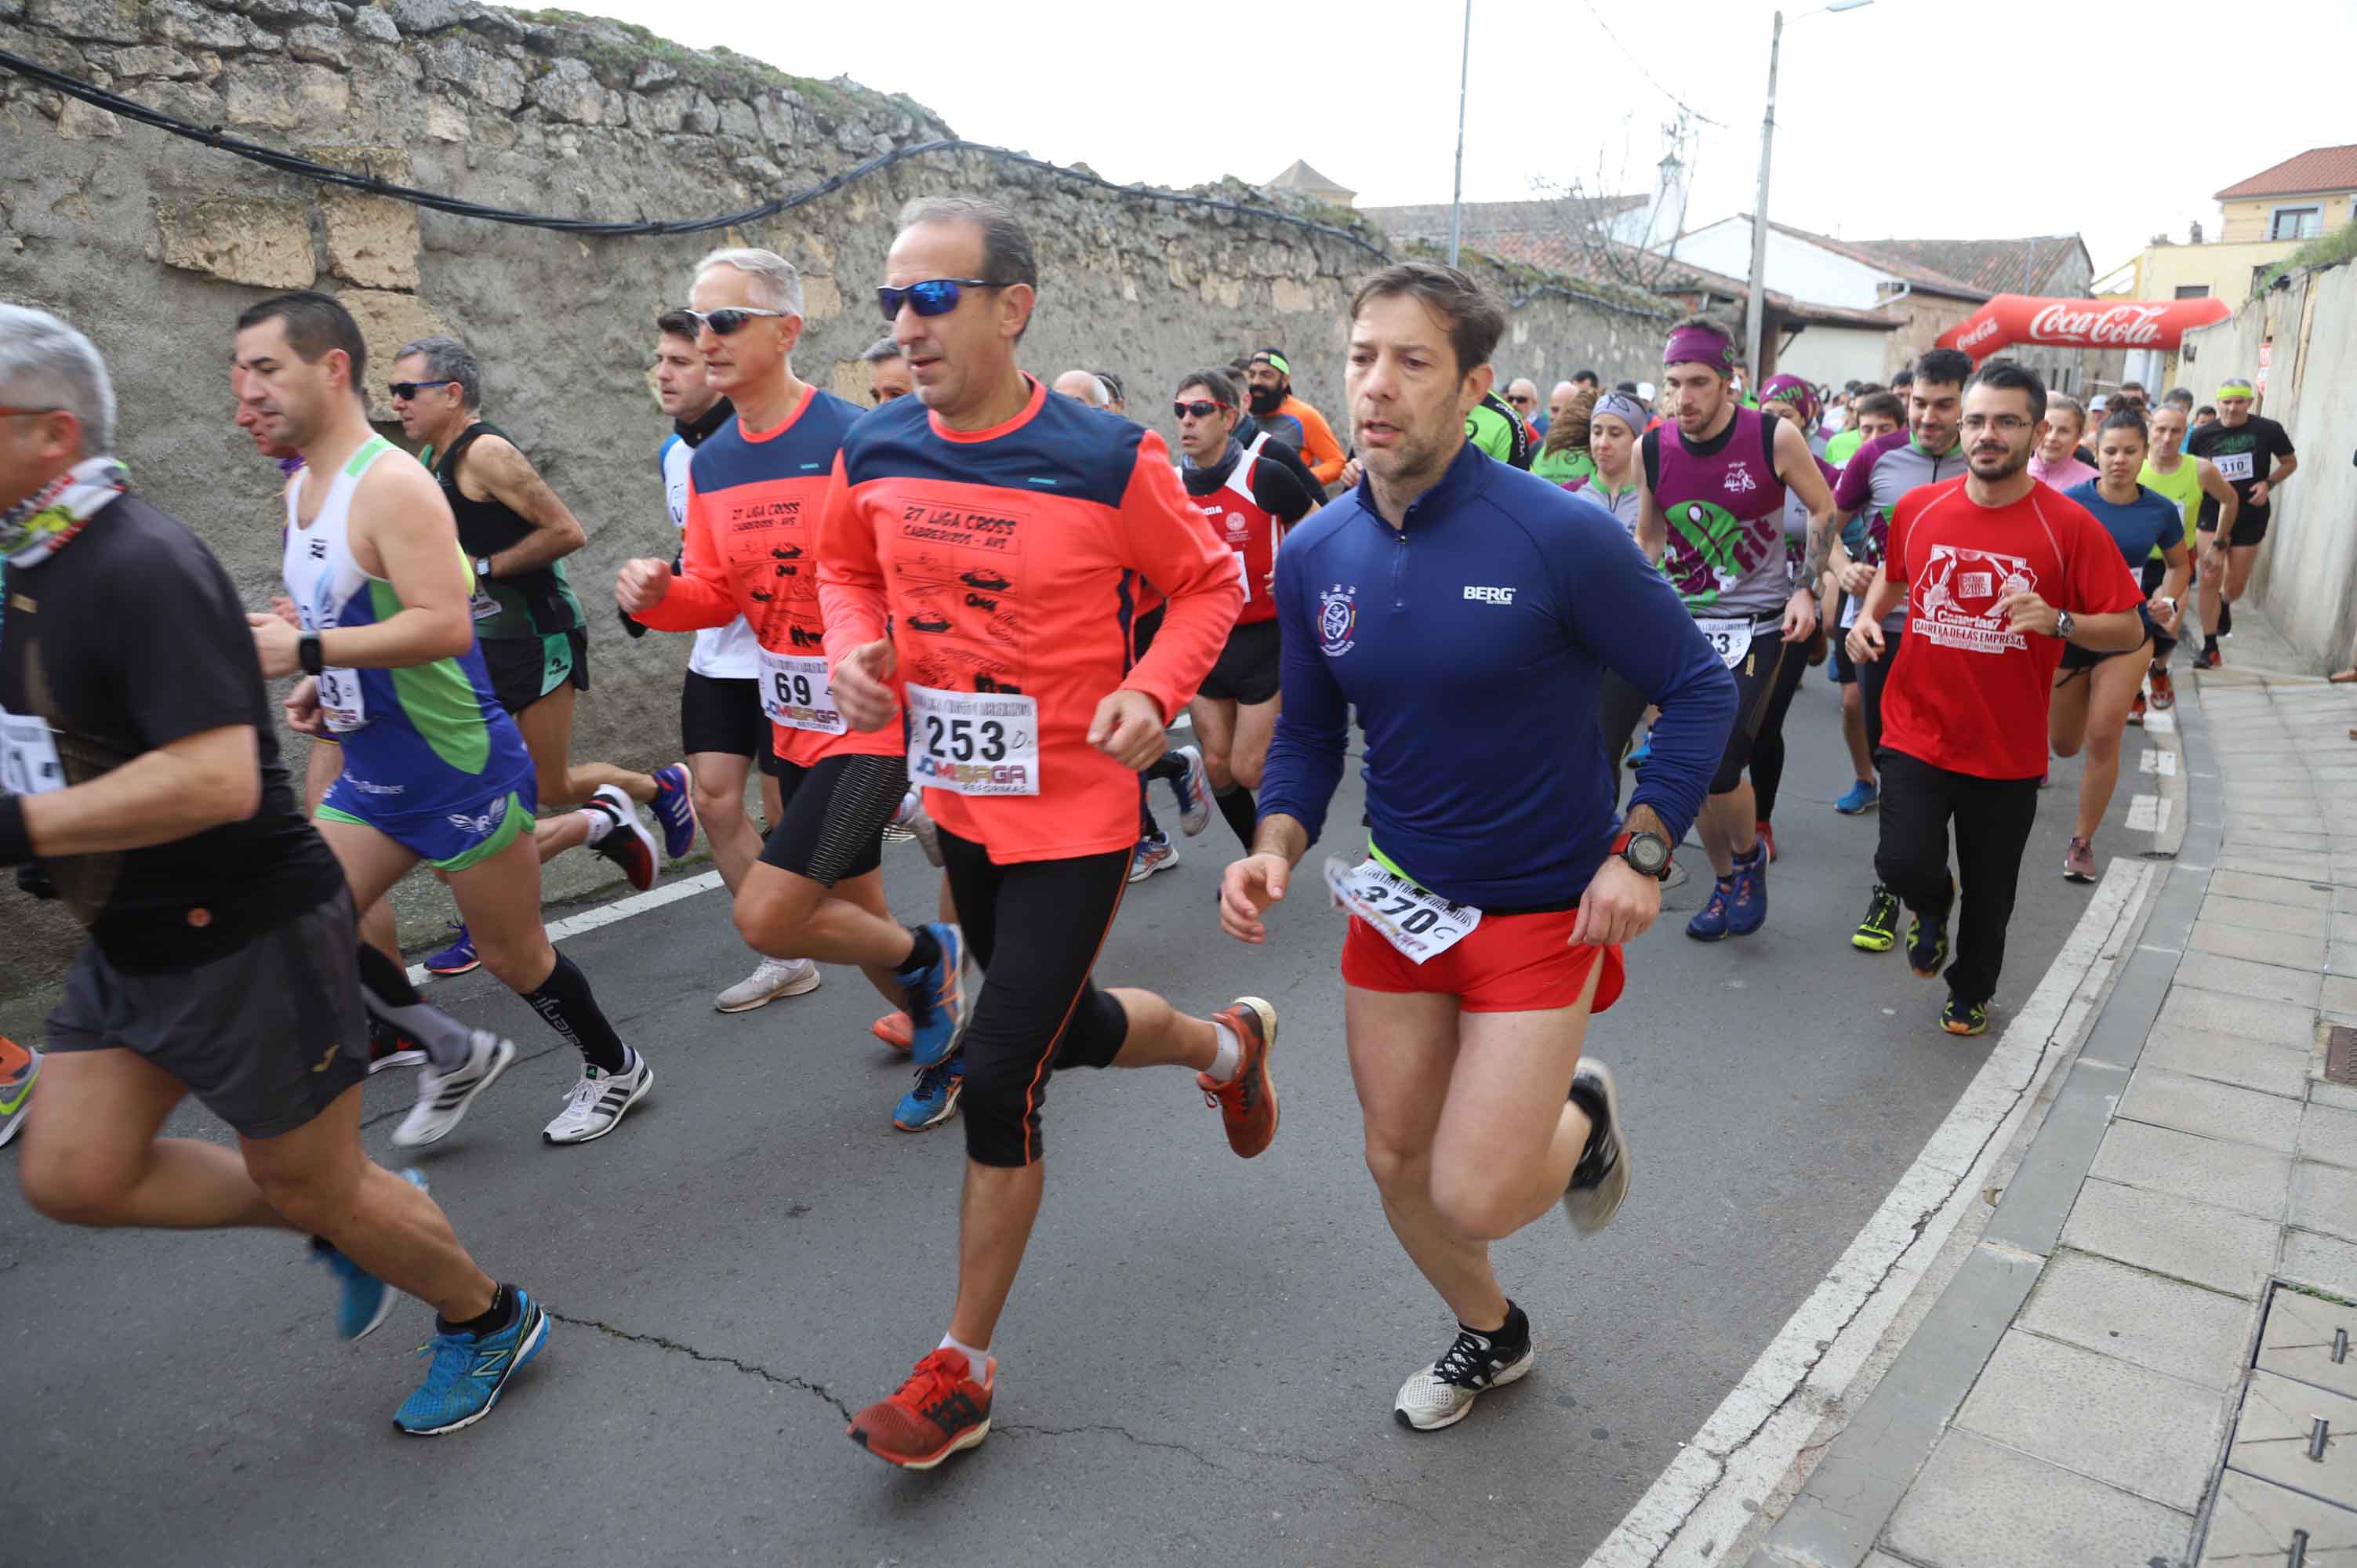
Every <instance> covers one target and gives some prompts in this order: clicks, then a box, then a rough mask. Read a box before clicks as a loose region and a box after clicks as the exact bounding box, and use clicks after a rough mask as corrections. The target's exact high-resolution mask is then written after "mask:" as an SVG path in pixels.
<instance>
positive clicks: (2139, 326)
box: [1937, 294, 2234, 362]
mask: <svg viewBox="0 0 2357 1568" xmlns="http://www.w3.org/2000/svg"><path fill="white" fill-rule="evenodd" d="M2233 314H2234V313H2233V311H2232V310H2230V309H2228V308H2227V306H2226V302H2225V301H2224V300H2222V299H2035V298H2032V297H2031V296H2030V295H2026V294H2000V295H1996V297H1995V298H1993V299H1991V300H1990V301H1989V302H1988V303H1987V304H1986V305H1984V306H1981V307H1980V308H1979V309H1978V310H1975V311H1974V312H1973V313H1972V314H1971V315H1970V316H1967V317H1964V319H1963V320H1962V321H1959V322H1958V323H1956V325H1954V326H1953V327H1951V328H1948V329H1947V330H1946V331H1945V332H1943V333H1941V334H1940V336H1939V338H1938V340H1937V341H1938V346H1939V347H1941V348H1943V349H1963V350H1964V352H1966V353H1968V354H1970V355H1971V356H1972V357H1973V359H1974V360H1975V362H1978V361H1979V360H1986V359H1987V358H1988V357H1989V356H1990V355H1992V354H1994V353H1996V351H1997V350H1998V349H2006V348H2010V347H2011V346H2012V345H2014V344H2016V343H2047V344H2053V345H2055V346H2057V347H2061V348H2065V349H2174V348H2177V347H2178V346H2179V345H2180V344H2181V343H2183V342H2184V340H2185V334H2186V333H2187V332H2189V331H2190V330H2191V329H2192V328H2196V327H2207V326H2209V325H2210V324H2211V323H2212V322H2213V321H2223V320H2225V319H2226V317H2229V316H2232V315H2233Z"/></svg>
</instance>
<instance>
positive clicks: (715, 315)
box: [680, 305, 785, 338]
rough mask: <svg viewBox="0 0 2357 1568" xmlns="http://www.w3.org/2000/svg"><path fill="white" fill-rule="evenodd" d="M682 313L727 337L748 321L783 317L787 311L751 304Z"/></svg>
mask: <svg viewBox="0 0 2357 1568" xmlns="http://www.w3.org/2000/svg"><path fill="white" fill-rule="evenodd" d="M680 314H681V315H682V316H686V317H693V318H694V321H695V323H696V325H697V326H699V327H709V328H712V333H713V336H714V337H716V338H726V337H729V336H732V335H733V334H734V333H736V332H737V329H738V328H742V327H743V326H744V325H745V323H747V322H748V321H754V320H759V318H760V317H765V316H775V317H782V316H784V315H785V312H784V311H782V310H759V309H755V308H753V307H752V306H736V305H732V306H725V307H723V308H722V309H719V310H708V311H707V310H683V311H681V312H680Z"/></svg>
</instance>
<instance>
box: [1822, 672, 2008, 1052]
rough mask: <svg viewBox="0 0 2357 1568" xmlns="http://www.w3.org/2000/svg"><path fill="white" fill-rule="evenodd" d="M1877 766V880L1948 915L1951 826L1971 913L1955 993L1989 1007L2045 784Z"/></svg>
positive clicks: (1888, 761)
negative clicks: (1879, 810) (2023, 856)
mask: <svg viewBox="0 0 2357 1568" xmlns="http://www.w3.org/2000/svg"><path fill="white" fill-rule="evenodd" d="M1871 668H1872V666H1871V665H1862V666H1860V669H1861V670H1866V669H1871ZM1875 761H1876V762H1877V763H1878V765H1879V766H1880V767H1881V769H1882V822H1881V830H1882V831H1881V842H1880V843H1879V844H1878V846H1877V847H1876V849H1875V852H1874V875H1876V877H1877V878H1878V879H1879V880H1880V882H1881V883H1882V885H1883V886H1885V887H1888V888H1889V889H1890V891H1891V892H1893V893H1895V894H1897V895H1898V896H1899V901H1900V903H1902V904H1904V905H1906V906H1907V907H1908V908H1910V909H1912V910H1914V911H1915V912H1916V913H1917V914H1919V915H1921V916H1923V917H1924V918H1927V919H1931V920H1944V919H1946V918H1948V914H1949V911H1950V910H1951V909H1952V908H1954V907H1955V905H1956V904H1957V902H1958V898H1957V886H1956V881H1955V880H1954V879H1952V878H1951V876H1950V875H1949V871H1948V833H1949V830H1950V828H1951V827H1952V826H1953V829H1954V831H1955V838H1956V861H1955V864H1956V866H1957V868H1958V870H1959V871H1960V872H1961V873H1962V878H1961V880H1962V883H1963V898H1962V904H1963V908H1962V909H1961V910H1960V911H1959V912H1958V915H1957V918H1956V923H1955V927H1954V940H1955V948H1954V953H1955V960H1954V961H1953V962H1952V963H1950V964H1949V965H1948V993H1949V994H1950V995H1952V996H1953V997H1954V998H1955V999H1956V1000H1957V1001H1959V1002H1961V1003H1964V1004H1967V1005H1969V1004H1974V1003H1985V1002H1986V1001H1988V999H1989V998H1990V997H1992V996H1994V995H1996V981H1997V976H1998V975H1999V974H2000V973H2002V972H2003V971H2004V969H2005V930H2006V927H2007V925H2009V924H2011V923H2012V920H2013V898H2014V891H2015V888H2016V886H2017V884H2018V882H2019V880H2020V876H2021V852H2022V850H2023V849H2024V848H2025V847H2027V846H2028V844H2029V830H2030V829H2031V828H2032V827H2033V826H2035V825H2036V824H2037V821H2038V780H2037V779H1979V778H1975V777H1974V776H1972V775H1970V774H1965V773H1954V772H1951V771H1949V770H1948V769H1947V768H1935V767H1933V766H1932V764H1931V763H1928V762H1925V761H1923V760H1921V758H1919V757H1910V756H1908V755H1907V754H1906V753H1905V752H1902V751H1884V752H1879V753H1877V754H1876V757H1875Z"/></svg>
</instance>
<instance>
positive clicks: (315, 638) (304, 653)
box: [295, 631, 328, 675]
mask: <svg viewBox="0 0 2357 1568" xmlns="http://www.w3.org/2000/svg"><path fill="white" fill-rule="evenodd" d="M295 664H296V668H297V669H299V670H301V671H303V673H304V674H306V675H317V673H318V672H319V671H322V670H324V669H326V668H327V667H328V661H327V660H326V658H325V657H323V656H322V654H321V653H320V650H319V634H318V633H317V632H316V631H307V632H305V633H304V634H303V635H302V636H300V637H298V638H296V639H295Z"/></svg>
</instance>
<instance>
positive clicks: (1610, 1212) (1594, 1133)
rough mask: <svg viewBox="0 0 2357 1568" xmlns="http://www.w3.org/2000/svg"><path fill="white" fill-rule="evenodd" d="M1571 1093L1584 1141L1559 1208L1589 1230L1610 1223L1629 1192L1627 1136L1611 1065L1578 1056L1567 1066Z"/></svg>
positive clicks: (1576, 1224) (1580, 1227) (1576, 1225)
mask: <svg viewBox="0 0 2357 1568" xmlns="http://www.w3.org/2000/svg"><path fill="white" fill-rule="evenodd" d="M1571 1098H1572V1100H1573V1101H1574V1102H1576V1103H1577V1105H1578V1106H1579V1108H1580V1109H1581V1110H1582V1111H1585V1112H1587V1122H1588V1133H1587V1147H1586V1148H1585V1149H1583V1150H1581V1151H1580V1155H1579V1163H1578V1164H1577V1165H1574V1166H1572V1167H1571V1185H1570V1186H1569V1187H1566V1188H1564V1192H1563V1212H1564V1214H1565V1216H1566V1218H1568V1219H1570V1221H1571V1224H1572V1229H1574V1230H1578V1231H1580V1232H1581V1233H1583V1234H1586V1235H1593V1234H1595V1233H1596V1232H1597V1231H1598V1230H1603V1229H1604V1228H1605V1227H1606V1226H1607V1225H1609V1224H1611V1223H1612V1217H1613V1216H1614V1215H1616V1214H1618V1213H1620V1205H1621V1203H1622V1201H1623V1200H1624V1199H1626V1198H1627V1197H1628V1196H1629V1139H1628V1134H1627V1133H1626V1132H1625V1131H1624V1130H1623V1129H1622V1127H1621V1125H1620V1090H1617V1089H1615V1088H1613V1086H1612V1069H1610V1068H1609V1067H1606V1066H1605V1065H1604V1064H1603V1063H1602V1062H1600V1061H1598V1060H1597V1059H1596V1058H1594V1057H1584V1058H1581V1059H1580V1063H1579V1066H1578V1067H1577V1068H1575V1069H1572V1074H1571Z"/></svg>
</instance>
